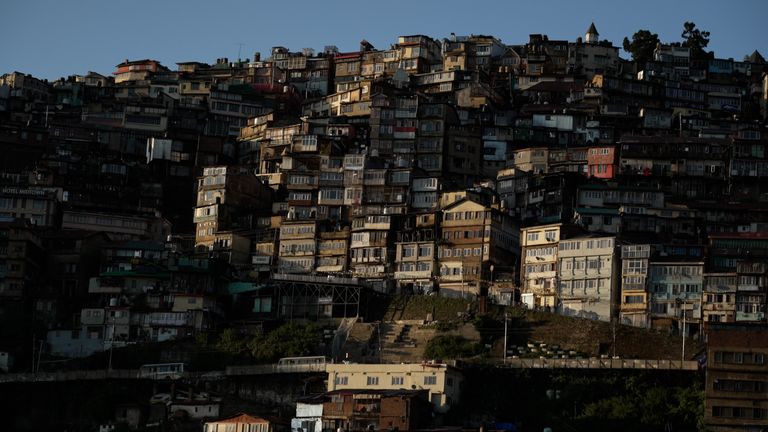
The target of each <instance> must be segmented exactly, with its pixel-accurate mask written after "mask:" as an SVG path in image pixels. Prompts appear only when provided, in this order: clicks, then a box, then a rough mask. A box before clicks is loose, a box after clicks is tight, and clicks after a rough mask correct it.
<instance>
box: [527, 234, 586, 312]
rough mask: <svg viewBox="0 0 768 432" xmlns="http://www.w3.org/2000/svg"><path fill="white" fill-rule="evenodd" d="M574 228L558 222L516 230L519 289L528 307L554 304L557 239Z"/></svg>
mask: <svg viewBox="0 0 768 432" xmlns="http://www.w3.org/2000/svg"><path fill="white" fill-rule="evenodd" d="M577 231H578V229H576V228H575V227H573V226H568V225H563V224H562V223H555V224H548V225H538V226H532V227H527V228H521V229H520V292H521V298H522V301H523V303H525V304H526V305H528V307H530V308H551V309H554V308H556V307H557V304H558V303H557V290H558V283H557V277H558V276H557V271H558V269H557V265H558V252H559V249H560V241H561V239H566V238H569V236H572V235H574V233H575V232H577Z"/></svg>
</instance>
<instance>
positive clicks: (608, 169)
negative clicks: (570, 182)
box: [587, 146, 616, 179]
mask: <svg viewBox="0 0 768 432" xmlns="http://www.w3.org/2000/svg"><path fill="white" fill-rule="evenodd" d="M587 168H588V172H589V176H590V177H596V178H602V179H612V178H613V177H614V176H615V175H616V147H614V146H597V147H590V148H589V151H587Z"/></svg>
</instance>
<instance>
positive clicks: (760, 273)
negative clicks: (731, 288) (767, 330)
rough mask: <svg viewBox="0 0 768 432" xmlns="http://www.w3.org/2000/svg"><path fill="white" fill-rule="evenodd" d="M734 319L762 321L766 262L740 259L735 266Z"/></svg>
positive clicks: (766, 287) (767, 279)
mask: <svg viewBox="0 0 768 432" xmlns="http://www.w3.org/2000/svg"><path fill="white" fill-rule="evenodd" d="M736 272H737V274H738V282H737V286H736V321H737V322H744V321H747V322H750V321H752V322H754V321H764V320H765V316H766V315H765V314H766V295H768V263H765V262H760V261H741V262H739V263H738V264H737V266H736Z"/></svg>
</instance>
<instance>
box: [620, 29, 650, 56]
mask: <svg viewBox="0 0 768 432" xmlns="http://www.w3.org/2000/svg"><path fill="white" fill-rule="evenodd" d="M658 44H659V35H657V34H656V33H651V32H650V31H648V30H638V31H636V32H635V34H633V35H632V41H631V42H630V40H629V39H628V38H624V44H623V47H624V51H626V52H628V53H630V54H632V60H634V61H635V62H637V63H638V64H640V65H645V63H647V62H649V61H651V60H653V50H655V49H656V45H658Z"/></svg>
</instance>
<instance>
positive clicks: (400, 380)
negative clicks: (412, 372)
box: [392, 376, 405, 385]
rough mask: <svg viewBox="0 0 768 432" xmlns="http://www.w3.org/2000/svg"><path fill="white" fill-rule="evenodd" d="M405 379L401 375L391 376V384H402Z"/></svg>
mask: <svg viewBox="0 0 768 432" xmlns="http://www.w3.org/2000/svg"><path fill="white" fill-rule="evenodd" d="M404 382H405V380H404V379H403V377H401V376H393V377H392V385H403V383H404Z"/></svg>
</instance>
